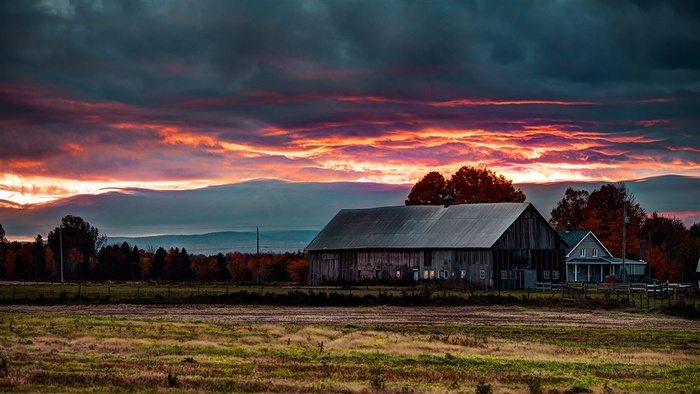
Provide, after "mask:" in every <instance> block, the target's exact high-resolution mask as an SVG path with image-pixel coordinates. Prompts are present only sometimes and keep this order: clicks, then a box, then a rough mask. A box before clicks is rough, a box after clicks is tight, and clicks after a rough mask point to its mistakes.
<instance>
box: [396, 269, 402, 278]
mask: <svg viewBox="0 0 700 394" xmlns="http://www.w3.org/2000/svg"><path fill="white" fill-rule="evenodd" d="M396 279H401V270H396Z"/></svg>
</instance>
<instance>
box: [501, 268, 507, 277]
mask: <svg viewBox="0 0 700 394" xmlns="http://www.w3.org/2000/svg"><path fill="white" fill-rule="evenodd" d="M501 279H508V271H506V270H501Z"/></svg>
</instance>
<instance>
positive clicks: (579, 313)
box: [0, 305, 700, 330]
mask: <svg viewBox="0 0 700 394" xmlns="http://www.w3.org/2000/svg"><path fill="white" fill-rule="evenodd" d="M2 312H13V313H32V314H77V315H93V316H122V317H129V318H144V319H168V320H201V321H211V322H227V323H275V324H360V325H373V324H457V325H460V324H463V325H476V324H485V325H528V326H548V327H599V328H656V329H670V330H700V321H697V320H687V319H680V318H675V317H670V316H663V315H656V314H633V313H624V312H615V311H598V310H594V311H590V310H559V309H557V310H554V309H539V308H522V307H501V306H488V307H486V306H478V307H474V306H469V307H438V308H435V307H389V306H381V307H352V308H339V307H282V306H238V305H180V306H159V305H56V306H33V305H5V306H0V313H2Z"/></svg>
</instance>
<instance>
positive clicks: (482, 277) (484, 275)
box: [479, 270, 486, 280]
mask: <svg viewBox="0 0 700 394" xmlns="http://www.w3.org/2000/svg"><path fill="white" fill-rule="evenodd" d="M479 279H481V280H484V279H486V270H480V271H479Z"/></svg>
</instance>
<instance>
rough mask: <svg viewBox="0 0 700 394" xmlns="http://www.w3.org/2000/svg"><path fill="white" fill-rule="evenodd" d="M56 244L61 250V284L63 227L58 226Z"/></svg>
mask: <svg viewBox="0 0 700 394" xmlns="http://www.w3.org/2000/svg"><path fill="white" fill-rule="evenodd" d="M58 243H59V244H60V248H59V249H60V250H61V283H63V226H62V225H61V226H58Z"/></svg>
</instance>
